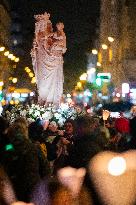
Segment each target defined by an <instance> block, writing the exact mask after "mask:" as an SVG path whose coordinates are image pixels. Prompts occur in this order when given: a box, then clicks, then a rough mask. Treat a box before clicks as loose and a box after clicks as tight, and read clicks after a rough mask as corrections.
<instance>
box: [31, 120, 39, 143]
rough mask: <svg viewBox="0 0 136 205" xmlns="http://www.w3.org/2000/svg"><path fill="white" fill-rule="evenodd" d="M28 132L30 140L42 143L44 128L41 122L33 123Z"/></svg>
mask: <svg viewBox="0 0 136 205" xmlns="http://www.w3.org/2000/svg"><path fill="white" fill-rule="evenodd" d="M28 131H29V138H30V139H31V140H32V141H33V142H37V141H39V142H41V141H42V133H43V126H42V124H41V123H40V121H36V122H32V123H31V124H30V125H29V127H28Z"/></svg>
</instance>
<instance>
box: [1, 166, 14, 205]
mask: <svg viewBox="0 0 136 205" xmlns="http://www.w3.org/2000/svg"><path fill="white" fill-rule="evenodd" d="M15 201H16V197H15V194H14V191H13V189H12V186H11V184H10V182H9V179H8V177H7V176H6V174H5V172H4V170H3V168H2V167H0V204H1V205H10V204H11V203H13V202H15Z"/></svg>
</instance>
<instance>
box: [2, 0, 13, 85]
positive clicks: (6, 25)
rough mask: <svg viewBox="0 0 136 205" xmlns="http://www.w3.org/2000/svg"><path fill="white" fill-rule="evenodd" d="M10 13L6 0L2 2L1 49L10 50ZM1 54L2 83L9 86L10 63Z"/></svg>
mask: <svg viewBox="0 0 136 205" xmlns="http://www.w3.org/2000/svg"><path fill="white" fill-rule="evenodd" d="M10 25H11V18H10V11H9V5H8V2H7V1H6V0H0V47H5V50H6V49H7V50H9V48H10ZM3 53H4V51H3V52H0V81H4V83H5V85H7V84H8V77H9V67H10V61H9V60H8V58H7V57H6V56H4V55H3Z"/></svg>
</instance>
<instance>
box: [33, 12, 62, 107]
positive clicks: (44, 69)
mask: <svg viewBox="0 0 136 205" xmlns="http://www.w3.org/2000/svg"><path fill="white" fill-rule="evenodd" d="M38 16H40V15H38ZM41 16H42V15H41ZM43 17H44V24H45V25H44V26H41V27H42V28H44V29H43V31H42V32H41V30H40V31H37V30H38V29H37V28H40V26H39V27H38V26H37V24H38V23H39V24H40V20H39V19H38V22H37V23H36V27H37V28H36V32H35V40H34V42H33V49H32V51H31V55H32V63H33V70H34V73H35V77H36V83H37V89H38V95H39V96H38V101H39V103H40V104H45V105H47V104H49V103H51V104H53V105H59V104H60V101H61V97H62V94H63V81H64V77H63V54H64V53H65V51H66V37H65V33H64V31H63V28H64V25H63V24H62V23H58V24H57V25H56V27H57V31H56V32H54V33H53V32H52V24H51V22H50V20H49V15H48V14H47V13H45V14H44V15H43V16H42V22H41V23H43Z"/></svg>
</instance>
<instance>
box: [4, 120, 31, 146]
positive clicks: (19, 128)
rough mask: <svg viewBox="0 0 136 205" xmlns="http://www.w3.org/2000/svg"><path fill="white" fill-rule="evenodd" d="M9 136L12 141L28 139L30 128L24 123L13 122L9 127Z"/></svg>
mask: <svg viewBox="0 0 136 205" xmlns="http://www.w3.org/2000/svg"><path fill="white" fill-rule="evenodd" d="M7 137H8V139H10V141H11V142H14V140H24V139H28V138H29V137H28V128H27V127H26V126H25V125H24V124H23V123H22V124H20V123H13V124H12V125H11V126H10V127H9V128H8V132H7Z"/></svg>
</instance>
